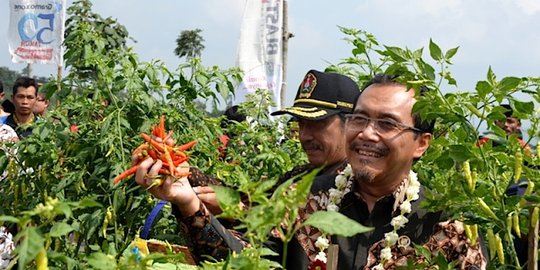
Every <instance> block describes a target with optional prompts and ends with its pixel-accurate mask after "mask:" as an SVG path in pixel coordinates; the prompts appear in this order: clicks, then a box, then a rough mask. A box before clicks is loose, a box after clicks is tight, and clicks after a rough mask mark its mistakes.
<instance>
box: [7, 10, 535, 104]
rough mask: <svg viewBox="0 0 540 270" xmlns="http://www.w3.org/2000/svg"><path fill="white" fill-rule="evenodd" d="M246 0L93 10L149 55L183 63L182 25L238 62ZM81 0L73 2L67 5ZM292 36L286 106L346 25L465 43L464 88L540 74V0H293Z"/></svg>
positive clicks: (345, 47) (214, 51)
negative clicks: (490, 76) (179, 52)
mask: <svg viewBox="0 0 540 270" xmlns="http://www.w3.org/2000/svg"><path fill="white" fill-rule="evenodd" d="M0 1H2V2H4V4H3V5H4V7H2V8H0V37H4V38H0V66H7V67H9V68H10V69H13V70H18V71H20V70H22V68H24V67H25V64H21V63H18V64H15V63H12V62H11V60H10V56H9V52H8V45H7V33H8V25H9V12H8V3H9V1H8V0H0ZM245 1H246V0H227V1H223V0H197V1H178V0H154V1H148V0H144V1H143V0H94V1H92V2H93V10H94V12H96V13H98V14H100V15H101V16H102V17H109V16H111V17H113V18H116V19H118V21H119V22H120V23H121V24H123V25H125V26H126V28H127V29H128V31H129V34H130V36H131V37H132V38H134V39H135V40H136V41H137V42H136V43H130V44H129V45H130V46H133V47H134V49H135V51H136V52H137V53H138V54H139V58H140V59H141V60H145V61H150V60H152V59H160V60H162V61H163V62H165V63H166V65H167V66H168V67H169V68H171V69H175V68H176V67H177V66H178V64H180V63H182V62H183V61H184V60H183V59H179V58H178V57H177V56H175V55H174V53H173V51H174V48H175V45H176V44H175V39H176V37H177V36H178V35H179V33H180V32H181V31H183V30H193V29H195V28H199V29H202V30H203V32H202V33H201V34H202V36H203V38H204V39H205V42H204V45H205V47H206V48H205V49H204V51H203V52H202V61H203V64H204V65H206V66H214V65H217V66H219V67H221V68H224V69H225V68H230V67H233V66H235V62H236V53H237V45H238V39H239V37H240V24H241V18H242V13H243V8H244V5H245ZM72 2H73V1H72V0H68V5H69V4H71V3H72ZM288 6H289V17H288V23H289V31H290V32H292V33H293V34H294V37H293V38H291V39H290V40H289V53H288V71H287V77H288V82H287V85H288V90H287V94H286V97H287V98H286V105H291V104H292V102H293V98H294V95H295V93H296V89H297V86H298V84H299V83H300V81H301V80H302V78H303V76H304V74H305V73H306V72H307V71H308V70H310V69H319V70H322V69H324V68H325V67H326V66H328V63H338V62H339V61H340V60H341V59H343V58H346V57H348V56H350V55H351V49H352V48H351V46H350V45H349V44H348V43H347V42H345V41H344V40H343V38H344V37H345V36H344V35H343V34H342V33H341V32H340V31H339V29H338V26H344V27H348V28H356V29H362V30H365V31H367V32H370V33H372V34H374V35H375V37H376V38H377V39H378V41H379V42H380V43H382V44H385V45H391V46H399V47H408V48H410V49H418V48H421V47H424V48H426V49H425V50H424V51H425V57H428V55H427V53H428V50H427V47H428V44H429V40H430V38H431V39H433V41H434V42H436V43H437V44H439V45H440V47H441V48H442V49H443V50H447V49H450V48H453V47H457V46H459V51H458V53H457V55H456V56H455V57H454V59H453V63H454V65H453V66H452V67H451V71H452V73H453V74H454V76H455V78H456V80H457V82H458V86H459V87H458V90H460V91H467V90H471V89H473V88H474V86H475V84H476V82H477V81H479V80H483V79H485V78H486V73H487V70H488V67H489V66H491V67H492V69H493V70H494V72H495V74H496V75H497V77H498V78H502V77H505V76H519V77H521V76H539V75H540V74H539V73H540V35H539V34H538V32H537V30H538V29H539V27H540V1H537V0H511V1H509V0H475V1H470V0H439V1H433V0H407V1H399V0H363V1H353V0H339V1H328V0H309V1H295V0H290V1H288ZM34 72H35V74H36V75H39V76H49V75H51V74H55V73H56V67H54V66H52V65H35V67H34Z"/></svg>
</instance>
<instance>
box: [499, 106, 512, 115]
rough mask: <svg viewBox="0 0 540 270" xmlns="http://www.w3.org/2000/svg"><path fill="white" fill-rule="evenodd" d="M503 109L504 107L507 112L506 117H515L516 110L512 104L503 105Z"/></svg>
mask: <svg viewBox="0 0 540 270" xmlns="http://www.w3.org/2000/svg"><path fill="white" fill-rule="evenodd" d="M501 107H503V108H504V109H505V110H506V111H505V112H504V116H506V117H514V110H513V109H512V107H511V106H510V104H501Z"/></svg>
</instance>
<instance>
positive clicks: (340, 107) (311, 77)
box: [272, 70, 360, 180]
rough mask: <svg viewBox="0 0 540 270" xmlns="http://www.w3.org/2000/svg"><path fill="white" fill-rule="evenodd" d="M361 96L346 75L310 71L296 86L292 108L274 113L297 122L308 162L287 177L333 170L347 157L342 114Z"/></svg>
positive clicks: (325, 172) (349, 109)
mask: <svg viewBox="0 0 540 270" xmlns="http://www.w3.org/2000/svg"><path fill="white" fill-rule="evenodd" d="M358 95H360V90H359V89H358V86H357V85H356V83H355V82H354V81H353V80H351V79H350V78H349V77H346V76H343V75H340V74H337V73H327V72H320V71H316V70H310V71H309V72H308V73H307V74H306V76H305V77H304V79H303V80H302V82H301V83H300V86H299V87H298V92H297V93H296V97H295V99H294V104H293V106H292V107H289V108H286V109H283V110H280V111H276V112H273V113H272V115H282V114H289V115H292V116H293V117H294V119H295V120H297V121H298V127H299V139H300V143H301V144H302V148H303V149H304V151H305V152H306V155H307V156H308V160H309V164H308V165H305V166H301V167H299V168H296V169H294V170H292V171H291V172H289V173H287V174H285V175H284V176H283V177H282V178H281V179H283V180H286V179H289V178H290V177H292V176H293V175H295V174H298V173H300V172H301V171H307V170H310V169H313V168H316V167H320V166H325V168H324V169H323V171H322V173H321V174H329V173H332V172H335V171H336V169H338V168H339V167H342V166H341V165H343V163H344V161H345V159H346V151H345V138H344V129H345V117H344V115H345V114H347V113H351V112H352V109H353V103H354V101H355V100H356V98H357V97H358Z"/></svg>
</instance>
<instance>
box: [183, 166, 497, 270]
mask: <svg viewBox="0 0 540 270" xmlns="http://www.w3.org/2000/svg"><path fill="white" fill-rule="evenodd" d="M335 175H336V174H335V173H334V174H324V175H320V176H317V177H316V178H315V182H314V183H313V186H312V189H311V194H310V195H309V197H308V201H307V203H306V206H305V207H303V208H301V209H300V210H299V211H300V215H299V219H300V221H302V220H305V219H306V218H307V217H308V216H309V215H310V214H311V213H313V212H315V211H317V210H325V208H326V203H324V202H327V201H328V198H329V192H328V190H329V189H330V188H332V187H334V184H333V182H334V179H335ZM353 190H355V189H354V186H353ZM403 192H405V189H404V187H403V185H402V186H401V187H400V188H398V189H397V190H396V192H394V193H393V194H390V195H388V196H386V197H383V198H381V199H379V200H378V201H377V203H376V204H375V206H374V208H373V209H372V211H371V212H370V211H368V208H367V204H366V203H365V202H364V201H363V200H362V199H361V198H360V196H359V195H358V194H356V193H354V192H349V193H347V194H346V195H345V196H344V197H343V200H342V203H341V207H340V212H341V213H342V214H344V215H346V216H348V217H349V218H352V219H354V220H357V221H358V222H360V223H361V224H363V225H365V226H370V227H374V230H373V231H371V232H368V233H364V234H359V235H356V236H354V237H337V236H333V237H332V244H337V245H338V246H339V256H338V269H340V270H350V269H370V268H371V267H373V266H375V265H377V264H378V263H379V261H380V257H379V256H380V250H381V249H382V248H383V241H384V240H383V239H384V234H385V233H387V232H390V231H392V228H391V225H390V221H391V220H392V218H393V217H394V216H397V215H398V213H397V212H396V209H399V203H400V202H399V199H398V202H397V203H396V198H403V194H402V193H403ZM423 194H424V192H423V189H421V190H420V194H419V196H420V198H419V199H418V200H415V201H413V202H412V212H411V213H409V214H407V215H406V217H407V218H408V219H409V220H410V221H409V222H408V223H407V224H406V226H405V228H402V229H400V230H399V231H398V234H399V235H400V236H401V237H406V238H408V239H409V240H410V242H411V243H410V245H408V246H402V247H399V248H398V247H394V248H392V254H393V260H391V261H389V262H388V263H387V264H386V265H385V268H387V269H389V268H394V267H395V266H396V265H401V264H406V262H407V260H411V261H413V262H417V263H422V262H424V261H425V258H423V257H421V256H417V255H416V254H415V253H414V248H413V246H414V244H420V245H423V246H424V247H425V248H427V249H428V250H429V251H431V252H432V254H436V253H437V252H441V253H442V254H443V255H445V257H446V259H447V260H448V261H457V262H458V266H457V267H458V268H459V269H485V268H486V264H487V259H486V258H487V257H486V250H485V246H484V244H483V242H481V241H479V242H477V243H476V244H475V245H471V244H470V240H469V239H467V237H466V234H465V231H464V229H463V224H461V223H460V222H456V221H448V220H446V217H445V216H444V214H443V213H441V212H437V213H431V212H427V211H425V210H424V209H421V208H420V207H419V205H420V202H421V201H422V200H423V198H424V197H423ZM398 211H399V210H398ZM175 212H176V213H178V211H175ZM177 218H178V221H179V222H181V223H182V224H183V225H182V226H185V228H186V229H187V231H188V232H189V236H190V237H191V240H192V243H193V253H194V254H195V255H196V256H199V258H200V256H208V255H209V256H212V257H214V258H216V259H224V258H226V256H227V255H228V254H229V251H231V250H233V251H236V252H239V251H240V250H241V249H242V248H243V247H244V246H246V245H247V242H245V241H243V240H242V238H241V236H240V235H239V234H238V233H237V232H235V231H231V230H227V229H226V228H225V227H224V226H222V225H221V224H220V223H219V221H218V220H217V219H216V218H214V217H213V216H212V215H211V214H210V213H209V212H208V210H206V208H205V206H204V205H202V204H201V206H200V210H199V211H198V212H197V213H195V214H194V215H193V216H190V217H185V218H183V217H181V216H179V215H178V214H177ZM319 236H320V232H319V231H318V230H317V229H315V228H310V227H309V226H308V227H304V228H303V229H301V230H299V231H298V232H297V234H296V238H294V239H293V241H291V243H289V247H288V250H289V254H288V255H287V258H288V260H287V269H307V267H308V265H309V263H310V262H311V261H312V260H314V258H315V256H316V254H317V253H318V252H319V250H318V249H317V248H316V247H315V245H314V244H315V241H316V240H317V238H318V237H319ZM272 240H273V241H270V243H268V244H269V247H271V248H273V249H274V250H276V251H277V252H278V253H280V252H281V247H282V244H281V243H280V242H279V240H278V239H277V238H274V239H272ZM278 259H280V258H278Z"/></svg>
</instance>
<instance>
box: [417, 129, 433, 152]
mask: <svg viewBox="0 0 540 270" xmlns="http://www.w3.org/2000/svg"><path fill="white" fill-rule="evenodd" d="M432 139H433V134H431V133H427V132H424V133H422V134H420V135H419V136H418V138H416V143H417V146H416V149H415V151H414V153H413V155H414V158H420V157H422V155H423V154H424V153H425V152H426V151H427V149H428V148H429V144H430V143H431V140H432Z"/></svg>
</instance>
